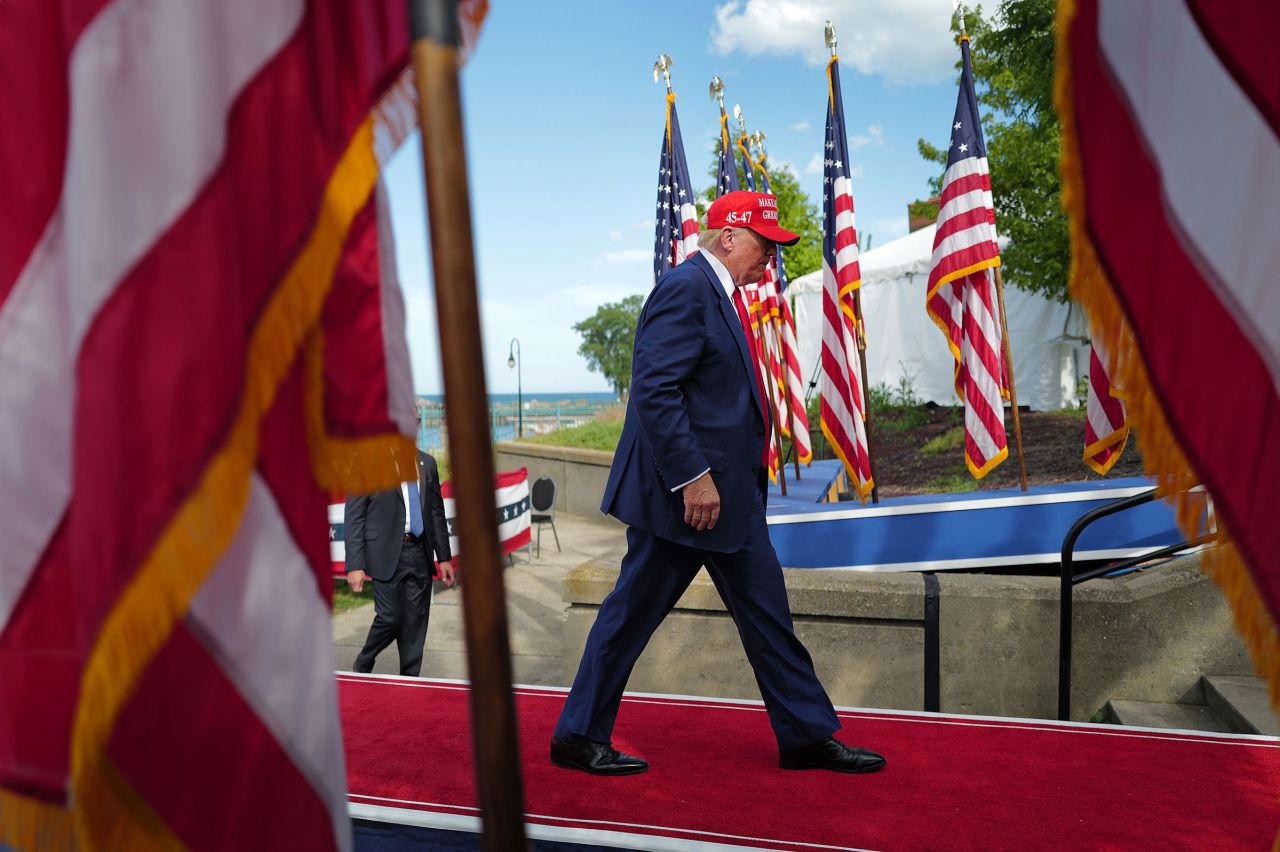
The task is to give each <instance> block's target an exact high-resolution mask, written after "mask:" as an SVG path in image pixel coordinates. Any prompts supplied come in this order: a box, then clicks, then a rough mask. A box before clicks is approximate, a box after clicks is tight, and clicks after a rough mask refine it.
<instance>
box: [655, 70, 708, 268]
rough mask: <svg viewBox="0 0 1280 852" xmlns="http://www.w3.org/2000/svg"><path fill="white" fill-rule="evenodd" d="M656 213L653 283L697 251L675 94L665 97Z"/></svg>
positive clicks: (695, 220) (693, 208)
mask: <svg viewBox="0 0 1280 852" xmlns="http://www.w3.org/2000/svg"><path fill="white" fill-rule="evenodd" d="M656 214H657V215H656V216H655V217H654V218H655V219H656V220H657V224H656V225H655V227H654V236H653V243H654V246H653V280H654V283H657V281H658V279H659V278H661V277H662V276H663V275H665V274H667V273H668V272H670V271H671V270H672V269H673V268H674V267H675V266H676V265H677V264H679V263H680V262H681V261H683V260H684V259H685V258H686V257H688V256H689V255H691V254H693V253H694V252H695V251H697V250H698V208H697V206H696V205H695V204H694V197H693V186H692V184H690V183H689V165H688V163H686V162H685V158H684V141H683V140H682V139H681V138H680V119H679V118H677V117H676V96H675V94H674V93H673V94H669V95H667V127H666V130H665V131H664V132H663V134H662V156H661V157H660V158H659V160H658V206H657V210H656Z"/></svg>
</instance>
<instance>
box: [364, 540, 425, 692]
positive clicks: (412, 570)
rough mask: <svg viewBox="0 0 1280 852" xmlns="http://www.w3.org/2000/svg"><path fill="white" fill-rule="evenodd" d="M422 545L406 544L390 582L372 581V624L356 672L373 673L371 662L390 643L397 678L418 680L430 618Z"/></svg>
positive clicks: (423, 548)
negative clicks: (397, 656)
mask: <svg viewBox="0 0 1280 852" xmlns="http://www.w3.org/2000/svg"><path fill="white" fill-rule="evenodd" d="M432 573H433V571H432V568H431V565H430V563H429V562H428V560H427V550H426V547H425V545H424V544H423V542H421V541H419V542H417V543H410V542H407V541H406V542H405V543H404V547H402V548H400V559H399V561H398V562H397V564H396V572H395V574H393V575H392V577H391V579H390V580H387V581H385V582H384V581H380V580H374V581H373V612H374V616H373V624H372V625H370V627H369V636H368V638H366V639H365V640H364V648H363V649H361V651H360V654H359V656H357V657H356V664H355V670H356V671H358V672H371V671H373V661H374V659H375V658H376V657H377V656H378V654H380V653H382V651H383V650H384V649H385V648H386V647H387V646H388V645H390V644H391V643H392V642H393V641H394V642H395V643H396V650H397V651H399V652H400V674H402V675H408V676H409V677H417V676H418V673H419V672H421V671H422V649H423V647H424V646H425V645H426V643H427V620H428V618H429V617H430V615H431V575H432Z"/></svg>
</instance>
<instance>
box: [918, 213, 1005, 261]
mask: <svg viewBox="0 0 1280 852" xmlns="http://www.w3.org/2000/svg"><path fill="white" fill-rule="evenodd" d="M990 224H991V210H990V208H987V207H974V208H973V209H972V210H966V211H964V212H963V213H956V214H954V215H952V216H949V217H947V218H946V219H945V220H943V221H942V222H940V223H939V224H938V228H937V230H936V231H934V236H933V244H934V245H937V244H938V243H941V242H942V241H943V240H945V239H946V238H947V237H949V236H951V235H953V234H958V233H960V232H961V231H967V230H968V229H969V228H972V227H974V226H976V225H982V226H986V225H990ZM988 247H989V248H988ZM972 248H973V249H975V250H982V251H995V250H996V249H995V243H994V242H992V241H991V240H983V241H982V242H980V243H974V245H973V246H972ZM966 250H967V249H962V251H966ZM956 265H957V266H963V265H964V264H956Z"/></svg>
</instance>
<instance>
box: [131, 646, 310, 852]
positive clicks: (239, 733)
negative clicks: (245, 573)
mask: <svg viewBox="0 0 1280 852" xmlns="http://www.w3.org/2000/svg"><path fill="white" fill-rule="evenodd" d="M308 639H309V637H308ZM107 754H108V756H109V757H110V759H111V761H112V763H114V764H115V767H116V769H117V770H118V771H119V772H120V774H121V775H122V776H123V777H124V779H125V780H126V781H127V782H129V783H130V784H131V785H132V786H133V787H134V788H135V789H136V790H137V792H138V793H139V794H140V795H141V796H142V798H143V799H144V800H145V801H146V802H147V804H148V806H149V807H150V809H151V810H152V811H154V812H155V814H156V816H158V817H159V818H160V819H161V820H162V821H163V822H164V823H165V825H166V826H167V827H168V828H169V829H170V830H171V831H172V832H173V833H174V834H176V835H177V836H178V838H179V839H181V840H182V841H183V842H184V843H185V844H186V845H187V846H189V847H190V848H192V849H196V850H201V849H209V850H215V849H333V848H334V847H335V838H334V836H333V820H332V818H331V817H330V815H329V811H328V809H327V808H326V807H325V804H324V802H323V801H321V800H320V798H319V797H318V796H317V795H316V793H315V789H314V788H313V787H312V786H311V783H310V782H309V781H308V780H307V779H306V778H304V777H303V776H302V775H301V774H300V773H299V772H298V770H297V768H296V767H295V765H294V763H293V761H292V759H291V758H290V757H289V755H288V754H287V753H285V752H284V751H283V750H282V749H281V748H280V746H279V744H278V743H277V742H276V740H275V738H274V737H273V736H272V735H271V733H270V732H269V731H268V730H267V729H266V728H265V727H264V726H263V723H262V722H261V720H259V718H258V716H257V714H256V713H255V712H254V710H253V708H252V707H250V706H249V705H248V704H246V703H245V701H244V699H243V698H242V697H241V696H240V693H239V692H237V691H236V687H235V685H234V684H232V683H231V681H229V680H228V679H227V676H226V675H225V674H224V672H223V670H222V667H221V666H220V665H219V664H218V662H217V661H216V660H214V659H212V658H210V656H209V654H208V652H207V651H206V650H205V648H204V647H203V646H202V645H201V644H200V643H199V641H198V640H197V639H196V638H195V637H193V636H192V634H191V632H190V631H189V630H188V629H187V627H186V624H183V623H180V624H178V625H177V627H175V628H174V631H173V633H172V634H171V635H170V637H169V641H168V642H166V643H165V646H164V647H163V648H162V649H161V650H160V652H159V653H158V654H156V656H155V658H154V659H153V660H152V662H151V665H150V666H149V667H148V668H147V670H146V672H145V673H144V674H143V675H142V678H141V679H140V680H139V682H138V686H137V689H136V690H135V692H134V694H133V696H132V697H131V698H130V700H129V702H128V704H127V705H126V706H125V708H124V710H123V712H122V713H121V714H120V718H119V721H118V722H117V723H116V728H115V732H114V734H113V736H112V738H111V741H110V743H109V744H108V746H107ZM210 796H213V797H216V799H217V801H219V802H221V803H223V805H222V806H219V807H213V806H211V804H210V800H209V797H210Z"/></svg>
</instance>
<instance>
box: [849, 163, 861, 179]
mask: <svg viewBox="0 0 1280 852" xmlns="http://www.w3.org/2000/svg"><path fill="white" fill-rule="evenodd" d="M860 177H862V163H850V164H849V178H850V180H853V179H855V178H860Z"/></svg>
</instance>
